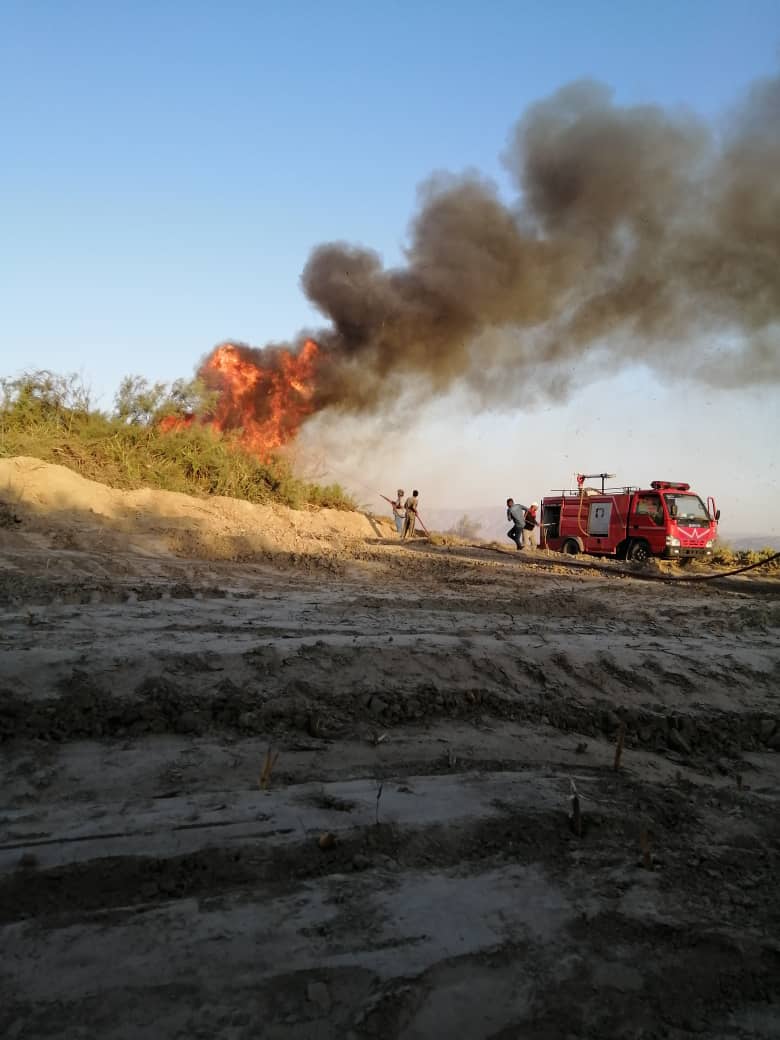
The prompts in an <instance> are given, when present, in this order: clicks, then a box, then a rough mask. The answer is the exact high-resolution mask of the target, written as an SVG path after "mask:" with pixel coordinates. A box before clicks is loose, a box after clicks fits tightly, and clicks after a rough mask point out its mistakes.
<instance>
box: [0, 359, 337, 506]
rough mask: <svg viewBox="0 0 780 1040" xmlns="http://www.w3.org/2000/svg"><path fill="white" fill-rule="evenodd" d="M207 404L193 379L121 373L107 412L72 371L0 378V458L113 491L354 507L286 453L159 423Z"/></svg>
mask: <svg viewBox="0 0 780 1040" xmlns="http://www.w3.org/2000/svg"><path fill="white" fill-rule="evenodd" d="M207 407H208V395H207V394H205V392H204V391H203V388H202V387H201V386H200V384H198V383H189V384H187V383H184V382H183V381H181V380H179V381H177V382H176V383H173V384H171V385H170V386H168V385H166V384H162V383H158V384H155V385H154V386H150V385H149V384H148V383H147V382H146V380H144V379H142V378H140V377H128V378H127V379H125V380H123V382H122V385H121V387H120V391H119V393H118V394H117V398H116V405H115V409H114V411H113V413H111V414H107V413H105V412H101V411H98V410H97V409H95V408H93V407H92V406H91V403H90V399H89V392H88V391H87V390H86V389H85V388H84V387H83V386H82V384H81V383H80V382H79V380H78V377H76V376H59V375H56V374H54V373H51V372H32V373H27V374H25V375H23V376H21V377H20V378H19V379H13V380H11V379H3V380H0V457H2V456H4V457H10V456H15V455H30V456H33V457H34V458H40V459H43V460H44V461H46V462H53V463H57V464H59V465H61V466H67V467H69V468H70V469H73V470H75V471H76V472H78V473H80V474H81V475H82V476H83V477H87V478H89V479H90V480H97V481H100V482H101V483H103V484H108V485H110V486H111V487H116V488H125V489H130V488H139V487H150V488H158V489H161V490H164V491H180V492H183V493H184V494H189V495H225V496H227V497H229V498H241V499H246V500H247V501H249V502H266V503H269V502H278V503H281V504H283V505H287V506H290V507H291V508H293V509H304V508H306V507H307V506H322V507H328V508H331V509H354V508H355V501H354V499H353V498H352V496H350V495H349V494H348V493H347V492H346V491H344V489H343V488H341V487H340V486H339V485H338V484H330V485H328V486H326V487H322V486H320V485H318V484H308V483H306V482H305V481H302V480H300V479H299V478H298V477H296V476H295V474H294V473H293V471H292V468H291V467H290V465H289V463H288V462H287V461H286V460H285V459H283V458H279V457H271V458H270V459H268V460H266V461H264V460H261V459H259V458H258V457H257V456H255V455H253V454H251V453H250V452H248V451H246V450H245V449H244V448H242V447H241V445H240V443H239V439H238V435H237V434H220V433H218V432H216V431H214V430H212V429H211V427H209V426H204V425H200V424H198V423H197V422H196V423H193V424H192V425H190V426H182V427H181V428H179V429H173V430H169V431H163V430H162V429H161V428H160V425H159V422H160V419H162V418H163V417H165V416H167V415H171V414H177V413H178V414H182V413H184V412H187V413H188V414H196V415H197V414H198V413H199V411H202V410H203V409H204V408H207Z"/></svg>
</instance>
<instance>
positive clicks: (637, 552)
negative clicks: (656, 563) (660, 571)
mask: <svg viewBox="0 0 780 1040" xmlns="http://www.w3.org/2000/svg"><path fill="white" fill-rule="evenodd" d="M650 556H651V553H650V546H649V545H648V544H647V542H646V541H644V540H643V539H641V538H640V539H638V540H637V541H636V542H632V543H631V545H629V547H628V552H627V553H626V559H627V560H631V561H632V562H633V563H647V561H648V560H649V559H650Z"/></svg>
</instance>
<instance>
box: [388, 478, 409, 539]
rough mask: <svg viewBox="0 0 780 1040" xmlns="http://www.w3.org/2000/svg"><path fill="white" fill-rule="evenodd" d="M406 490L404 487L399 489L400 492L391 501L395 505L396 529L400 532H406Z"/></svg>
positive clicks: (394, 518)
mask: <svg viewBox="0 0 780 1040" xmlns="http://www.w3.org/2000/svg"><path fill="white" fill-rule="evenodd" d="M405 494H406V492H405V491H404V489H403V488H399V489H398V493H397V494H396V496H395V498H394V499H393V501H392V502H391V505H392V507H393V520H395V529H396V531H397V532H398V533H399V534H403V533H404V520H405V519H406V512H405V510H404V504H403V503H404V495H405Z"/></svg>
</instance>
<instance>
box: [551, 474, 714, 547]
mask: <svg viewBox="0 0 780 1040" xmlns="http://www.w3.org/2000/svg"><path fill="white" fill-rule="evenodd" d="M613 478H614V473H595V474H593V473H589V474H583V473H580V474H578V475H577V488H576V489H575V490H570V491H553V492H551V493H550V495H548V496H547V497H546V498H544V499H542V513H541V519H540V529H541V546H542V548H546V549H554V550H556V551H557V552H564V553H568V554H569V555H571V556H574V555H576V554H577V553H591V554H593V555H603V556H618V557H620V558H621V559H628V560H636V561H642V560H646V559H648V558H649V557H650V556H663V557H665V558H666V559H681V558H684V557H691V556H709V555H710V554H711V553H712V544H713V542H714V541H715V538H716V537H717V533H718V520H719V519H720V510H719V509H716V508H715V500H714V499H713V498H708V499H707V505H706V506H705V505H704V503H703V502H702V500H701V498H699V496H698V495H696V494H694V493H693V492H692V491H691V489H690V485H689V484H679V483H674V482H673V481H671V480H654V481H652V483H651V484H650V487H649V488H647V489H642V488H637V487H619V488H608V487H606V486H605V483H606V481H607V480H611V479H613ZM594 479H600V480H601V489H599V488H595V487H589V486H588V485H587V484H586V483H585V482H586V481H587V480H594Z"/></svg>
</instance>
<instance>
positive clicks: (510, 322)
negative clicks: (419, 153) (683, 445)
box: [236, 77, 780, 414]
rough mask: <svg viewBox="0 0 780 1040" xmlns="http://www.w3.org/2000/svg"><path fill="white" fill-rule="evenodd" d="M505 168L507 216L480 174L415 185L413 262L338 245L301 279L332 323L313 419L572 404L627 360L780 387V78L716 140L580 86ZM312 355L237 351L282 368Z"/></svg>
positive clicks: (532, 112)
mask: <svg viewBox="0 0 780 1040" xmlns="http://www.w3.org/2000/svg"><path fill="white" fill-rule="evenodd" d="M502 158H503V161H504V164H505V166H506V168H507V170H508V171H509V173H510V175H511V178H512V182H513V184H514V186H515V188H516V191H517V195H516V198H515V199H513V200H511V201H510V202H509V203H507V202H505V201H504V200H502V198H501V197H500V195H499V192H498V189H497V187H496V186H495V185H494V184H493V183H491V182H490V181H489V180H487V179H485V178H482V177H481V176H479V175H478V174H476V173H467V174H463V175H459V176H455V175H447V174H437V175H435V176H433V177H431V179H430V180H429V181H427V182H426V183H425V184H424V185H423V186H422V187H421V188H420V193H419V206H418V210H417V212H416V215H415V216H414V218H413V220H412V223H411V227H410V232H409V241H408V246H407V248H406V249H405V263H404V264H403V265H402V266H399V267H392V268H385V267H384V266H383V263H382V260H381V258H380V256H379V254H378V253H376V252H374V251H372V250H370V249H367V248H364V247H362V246H357V245H350V244H346V243H341V242H335V243H328V244H324V245H320V246H317V247H316V248H315V249H314V250H313V251H312V253H311V255H310V257H309V260H308V262H307V264H306V266H305V268H304V271H303V273H302V276H301V284H302V287H303V291H304V293H305V295H306V297H307V298H308V299H309V300H310V301H311V303H312V304H314V306H315V307H316V308H317V309H318V310H319V311H320V312H321V313H322V315H323V316H324V317H325V318H326V319H327V322H328V324H327V325H326V326H325V327H324V328H323V329H319V330H316V331H314V332H312V333H309V335H311V336H312V337H313V338H314V339H315V340H316V342H317V344H318V345H319V348H320V352H319V356H318V361H317V364H316V367H315V372H314V379H313V384H312V388H311V390H310V402H311V407H310V411H311V413H316V412H318V411H321V410H322V409H331V410H333V411H337V412H341V413H346V414H355V413H362V412H375V411H384V410H386V409H388V408H390V407H392V405H393V403H394V402H395V400H396V399H397V397H398V395H411V398H412V399H413V400H415V401H418V402H419V401H420V400H424V399H425V398H426V397H428V396H430V395H439V394H442V393H446V392H448V391H450V390H452V389H454V388H455V387H461V388H465V389H466V390H467V391H470V392H471V393H472V394H473V395H474V396H475V399H476V400H477V401H478V402H479V404H480V405H481V406H500V405H506V404H511V403H513V402H515V403H516V402H518V401H520V400H528V399H529V398H533V397H534V396H535V395H536V396H548V397H559V398H560V397H564V396H566V395H567V394H568V393H570V392H571V391H572V389H573V388H576V386H577V385H583V384H584V383H586V382H590V381H591V380H592V379H593V378H596V377H598V375H599V374H601V375H603V374H606V373H612V372H614V371H616V370H617V369H619V368H622V367H624V366H625V365H627V364H644V365H647V366H649V367H651V368H652V369H653V370H654V371H655V372H656V373H657V374H659V375H660V376H662V377H667V378H684V379H693V380H697V381H701V382H706V383H709V384H711V385H719V386H727V387H728V386H733V387H742V386H749V385H753V384H758V383H761V384H767V383H775V382H777V381H778V380H780V349H779V348H780V77H777V78H774V79H767V80H762V81H759V82H757V83H755V84H754V85H753V86H752V88H751V89H750V91H749V92H748V94H747V97H746V98H745V100H744V101H743V103H742V105H741V106H740V107H739V108H738V109H736V110H735V111H734V112H733V113H732V114H731V117H730V119H729V120H728V124H727V126H726V128H725V129H723V130H722V131H721V132H716V131H715V129H714V128H713V127H711V126H710V125H708V124H706V123H705V122H703V121H702V120H700V119H698V118H697V117H695V116H694V115H692V114H689V113H685V112H678V111H675V112H669V111H665V110H663V109H662V108H659V107H656V106H652V105H641V106H630V107H624V106H619V105H616V104H615V103H614V100H613V97H612V94H611V91H610V90H609V89H608V88H607V87H605V86H604V85H602V84H600V83H596V82H592V81H581V82H576V83H571V84H569V85H567V86H564V87H562V88H561V89H560V90H558V91H556V92H555V93H554V94H552V95H551V96H550V97H548V98H546V99H544V100H541V101H539V102H538V103H536V104H534V105H532V106H531V107H530V108H529V109H528V110H527V111H526V112H525V114H524V115H523V116H522V118H521V119H520V120H519V121H518V123H517V124H516V126H515V127H514V128H513V130H512V132H511V134H510V138H509V143H508V146H507V148H506V151H505V153H504V155H503V157H502ZM302 342H303V339H302V337H301V338H300V339H298V340H295V341H293V343H292V344H288V345H286V346H285V348H281V347H279V346H272V347H268V348H265V349H261V350H260V349H256V348H249V347H246V346H245V345H243V344H236V347H237V348H238V349H239V350H240V352H241V355H242V357H243V358H245V359H246V360H252V362H253V363H254V364H256V365H257V366H258V367H259V368H264V369H267V368H268V367H271V368H273V367H275V366H276V364H277V359H279V358H284V357H285V356H286V357H289V353H288V352H292V353H293V354H296V353H297V351H298V350H299V349H300V347H301V344H302ZM260 406H261V402H259V401H258V407H260Z"/></svg>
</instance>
